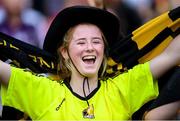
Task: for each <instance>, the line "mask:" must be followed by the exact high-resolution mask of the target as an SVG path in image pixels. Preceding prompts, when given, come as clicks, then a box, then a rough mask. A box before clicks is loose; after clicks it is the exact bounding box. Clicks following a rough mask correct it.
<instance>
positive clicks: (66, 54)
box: [58, 47, 69, 60]
mask: <svg viewBox="0 0 180 121" xmlns="http://www.w3.org/2000/svg"><path fill="white" fill-rule="evenodd" d="M58 51H59V52H60V53H61V55H62V56H63V58H64V59H65V60H67V59H68V58H69V57H68V53H67V49H66V48H64V47H60V48H58Z"/></svg>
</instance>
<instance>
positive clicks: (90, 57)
mask: <svg viewBox="0 0 180 121" xmlns="http://www.w3.org/2000/svg"><path fill="white" fill-rule="evenodd" d="M84 59H96V57H95V56H94V55H89V56H84V57H83V60H84Z"/></svg>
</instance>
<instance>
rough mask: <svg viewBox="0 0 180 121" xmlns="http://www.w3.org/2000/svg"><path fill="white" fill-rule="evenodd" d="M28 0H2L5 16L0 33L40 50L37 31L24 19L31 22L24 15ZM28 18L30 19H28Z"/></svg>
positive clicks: (0, 26) (40, 43) (40, 42)
mask: <svg viewBox="0 0 180 121" xmlns="http://www.w3.org/2000/svg"><path fill="white" fill-rule="evenodd" d="M28 3H29V0H2V7H3V9H4V12H5V15H4V18H3V20H2V22H1V24H0V31H1V32H3V33H5V34H8V35H10V36H13V37H15V38H17V39H20V40H21V41H24V42H26V43H29V44H31V45H34V46H36V47H39V48H42V41H41V40H40V38H39V37H38V33H37V29H36V28H35V26H33V24H30V23H28V22H27V21H25V19H27V20H29V21H34V20H31V16H30V14H27V15H28V18H27V15H25V13H24V12H25V11H26V7H27V5H28ZM29 17H30V18H29Z"/></svg>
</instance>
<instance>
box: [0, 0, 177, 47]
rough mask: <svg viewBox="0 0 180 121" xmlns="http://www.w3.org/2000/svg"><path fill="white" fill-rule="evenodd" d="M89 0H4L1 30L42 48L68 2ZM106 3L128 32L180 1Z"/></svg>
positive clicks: (113, 0) (0, 7)
mask: <svg viewBox="0 0 180 121" xmlns="http://www.w3.org/2000/svg"><path fill="white" fill-rule="evenodd" d="M89 1H91V0H1V1H0V31H1V32H4V33H6V34H9V35H11V36H13V37H15V38H17V39H20V40H22V41H24V42H27V43H29V44H32V45H34V46H36V47H39V48H42V47H43V40H44V36H45V33H46V32H47V29H48V27H49V24H50V22H51V21H52V19H53V17H54V16H55V15H56V14H57V13H58V12H59V11H61V10H62V9H63V8H65V7H68V6H73V5H89V4H90V2H89ZM97 1H98V0H97ZM99 1H101V0H99ZM104 5H105V7H106V8H107V10H109V11H111V12H113V13H114V14H116V15H118V16H119V17H120V20H121V22H122V24H121V25H122V26H121V28H122V32H123V34H124V35H127V34H129V33H131V32H132V31H133V30H135V29H136V28H138V27H139V26H141V25H142V24H144V23H145V22H147V21H149V20H150V19H152V18H154V17H156V16H158V15H160V14H162V13H163V12H166V11H168V10H170V9H173V8H175V7H177V6H179V5H180V1H179V0H104Z"/></svg>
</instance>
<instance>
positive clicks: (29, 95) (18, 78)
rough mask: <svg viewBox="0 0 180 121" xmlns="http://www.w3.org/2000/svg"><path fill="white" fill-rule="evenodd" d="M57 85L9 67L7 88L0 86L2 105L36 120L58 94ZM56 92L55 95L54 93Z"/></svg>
mask: <svg viewBox="0 0 180 121" xmlns="http://www.w3.org/2000/svg"><path fill="white" fill-rule="evenodd" d="M58 86H59V83H57V82H55V81H52V80H50V79H48V78H47V77H39V76H37V75H35V74H33V73H32V72H29V71H27V70H23V69H18V68H15V67H11V76H10V80H9V85H8V87H4V86H2V90H1V91H2V92H1V94H2V104H3V105H6V106H10V107H14V108H16V109H18V110H20V111H22V112H25V113H27V114H28V115H29V116H30V117H31V118H33V119H36V118H37V116H40V115H41V114H42V113H43V112H45V111H46V109H48V107H49V106H50V105H51V104H52V103H53V101H54V100H55V99H56V98H57V97H58V96H57V94H58V93H59V94H60V90H59V88H58ZM55 92H56V93H55Z"/></svg>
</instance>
